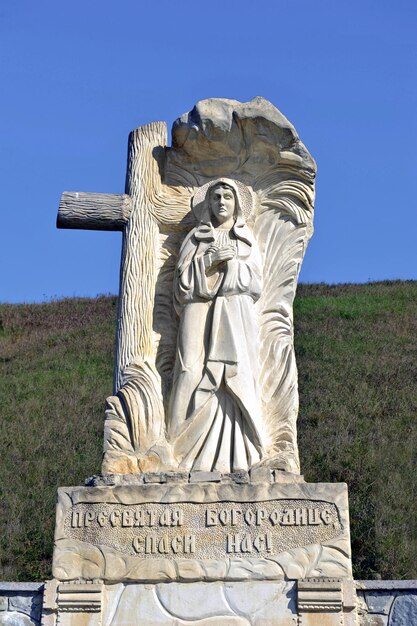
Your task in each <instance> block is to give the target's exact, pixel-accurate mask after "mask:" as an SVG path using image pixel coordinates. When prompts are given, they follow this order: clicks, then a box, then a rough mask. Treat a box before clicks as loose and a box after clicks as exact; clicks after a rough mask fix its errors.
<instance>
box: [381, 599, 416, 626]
mask: <svg viewBox="0 0 417 626" xmlns="http://www.w3.org/2000/svg"><path fill="white" fill-rule="evenodd" d="M388 624H389V626H416V625H417V594H404V595H400V596H398V597H397V598H395V600H394V602H393V605H392V610H391V614H390V617H389V622H388Z"/></svg>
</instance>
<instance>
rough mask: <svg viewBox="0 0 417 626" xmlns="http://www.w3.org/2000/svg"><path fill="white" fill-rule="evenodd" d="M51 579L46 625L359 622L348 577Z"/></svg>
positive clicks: (346, 625) (335, 625) (315, 625)
mask: <svg viewBox="0 0 417 626" xmlns="http://www.w3.org/2000/svg"><path fill="white" fill-rule="evenodd" d="M49 585H50V588H49V598H50V600H51V597H52V596H53V594H51V588H52V587H53V585H55V604H53V605H48V606H47V605H46V604H45V605H44V616H43V621H42V624H43V625H44V626H55V625H56V624H59V626H142V625H145V626H182V625H183V626H197V625H198V626H342V625H343V626H356V610H355V601H354V597H355V596H354V583H353V581H348V580H345V581H343V582H342V581H340V580H331V579H323V580H321V581H317V580H313V581H310V580H308V581H303V582H302V583H298V585H297V583H296V582H295V581H280V582H279V581H275V582H272V581H250V582H249V581H248V582H214V583H204V582H194V583H158V584H140V583H127V584H126V583H118V584H114V585H104V584H101V585H100V584H97V583H92V584H86V583H77V584H74V583H59V584H56V582H55V583H49ZM51 586H52V587H51ZM50 600H49V601H50ZM352 600H353V602H352Z"/></svg>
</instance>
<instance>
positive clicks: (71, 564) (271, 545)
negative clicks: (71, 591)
mask: <svg viewBox="0 0 417 626" xmlns="http://www.w3.org/2000/svg"><path fill="white" fill-rule="evenodd" d="M53 571H54V576H55V577H56V578H57V579H58V580H73V579H77V578H83V579H90V580H91V579H96V578H99V579H104V580H106V581H129V580H131V581H159V580H205V581H215V580H254V579H258V580H262V579H276V580H279V579H282V578H285V577H286V578H290V579H300V578H306V577H311V576H342V577H349V576H350V575H351V569H350V545H349V520H348V507H347V493H346V487H345V485H342V484H337V485H330V484H307V483H300V484H288V485H281V484H277V483H275V484H270V485H265V484H250V483H249V484H248V483H246V484H235V483H195V484H187V483H182V484H181V483H178V484H176V483H166V484H147V485H143V486H140V485H138V486H129V487H92V488H85V487H84V488H83V487H78V488H77V487H76V488H63V489H60V491H59V501H58V507H57V524H56V534H55V549H54V561H53Z"/></svg>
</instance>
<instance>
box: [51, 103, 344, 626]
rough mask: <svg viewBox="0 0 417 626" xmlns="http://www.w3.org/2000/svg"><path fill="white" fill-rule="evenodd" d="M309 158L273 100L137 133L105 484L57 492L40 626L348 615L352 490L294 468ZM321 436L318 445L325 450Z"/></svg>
mask: <svg viewBox="0 0 417 626" xmlns="http://www.w3.org/2000/svg"><path fill="white" fill-rule="evenodd" d="M315 172H316V166H315V162H314V160H313V159H312V157H311V156H310V154H309V152H308V151H307V149H306V148H305V146H304V145H303V143H302V142H301V141H300V139H299V137H298V135H297V133H296V131H295V129H294V127H293V126H292V125H291V124H290V122H289V121H288V120H287V119H286V118H285V117H284V116H283V115H282V114H281V113H280V112H279V111H278V110H277V109H276V108H275V107H274V106H273V105H272V104H271V103H270V102H268V101H267V100H265V99H263V98H260V97H258V98H255V99H253V100H252V101H250V102H247V103H240V102H237V101H235V100H225V99H208V100H204V101H201V102H199V103H198V104H197V105H196V106H195V107H194V108H193V109H192V111H190V112H189V113H186V114H184V115H182V116H181V117H179V118H178V119H177V120H176V121H175V122H174V125H173V128H172V145H171V146H168V140H167V130H166V125H165V124H164V123H160V122H157V123H152V124H149V125H146V126H141V127H139V128H137V129H136V130H134V131H133V132H132V133H131V134H130V138H129V151H128V168H127V180H126V193H125V194H123V195H109V194H90V193H64V194H63V196H62V199H61V203H60V208H59V214H58V226H59V227H60V228H91V229H101V230H121V231H122V232H123V251H122V261H121V273H120V296H119V311H118V322H117V352H116V365H115V377H114V394H113V395H112V396H111V397H110V398H108V399H107V404H106V416H105V424H104V453H103V465H102V474H101V475H100V476H94V477H93V478H91V479H89V480H88V481H87V484H86V486H84V487H68V488H66V487H64V488H62V489H60V490H59V495H58V505H57V521H56V531H55V548H54V558H53V575H54V579H53V580H52V581H50V582H49V583H48V588H47V593H46V596H45V601H44V617H43V619H44V622H43V623H44V624H45V625H47V624H51V625H52V624H57V623H59V624H60V625H62V626H70V625H71V626H72V625H84V624H85V625H87V624H88V625H89V626H95V625H99V624H100V625H102V626H134V625H136V624H138V625H139V624H146V625H148V626H152V625H154V624H155V625H156V624H158V625H162V624H164V625H171V624H172V625H174V624H175V625H179V624H189V625H190V624H192V625H194V624H199V625H207V626H208V625H209V624H210V625H214V624H215V625H229V624H230V625H235V624H236V625H238V624H239V625H240V624H242V625H243V624H245V625H247V624H251V625H254V626H261V625H266V624H268V625H269V624H271V625H276V626H288V625H289V624H302V625H310V624H316V625H320V626H326V625H329V626H330V625H336V624H338V625H339V624H346V625H348V624H354V623H355V609H354V607H355V598H354V593H353V591H352V590H353V585H352V582H353V581H352V572H351V558H350V540H349V515H348V500H347V490H346V486H345V485H343V484H308V483H305V482H304V480H303V477H302V476H301V475H300V467H299V457H298V449H297V429H296V420H297V413H298V391H297V370H296V364H295V358H294V347H293V312H292V305H293V300H294V295H295V290H296V286H297V279H298V275H299V271H300V267H301V263H302V261H303V257H304V253H305V250H306V247H307V243H308V240H309V238H310V236H311V234H312V232H313V226H312V223H313V207H314V180H315ZM323 445H325V442H324V443H323Z"/></svg>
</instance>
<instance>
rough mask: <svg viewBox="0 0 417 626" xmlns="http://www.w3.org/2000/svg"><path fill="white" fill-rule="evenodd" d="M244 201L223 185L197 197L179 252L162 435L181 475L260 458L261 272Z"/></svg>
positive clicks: (243, 194) (242, 192)
mask: <svg viewBox="0 0 417 626" xmlns="http://www.w3.org/2000/svg"><path fill="white" fill-rule="evenodd" d="M200 196H201V193H200ZM248 197H250V193H249V190H248V189H247V188H245V187H244V186H243V185H242V184H241V183H236V182H234V181H232V180H229V179H219V180H216V181H214V182H213V183H211V184H210V185H209V186H208V187H207V189H206V194H205V197H203V198H202V201H201V202H198V199H199V198H198V193H197V194H196V196H195V197H194V202H193V211H194V214H195V215H196V217H197V220H198V225H197V226H196V228H194V229H193V230H192V231H191V232H190V233H189V234H188V235H187V236H186V238H185V240H184V242H183V244H182V246H181V249H180V252H179V258H178V262H177V266H176V272H175V278H174V302H175V308H176V311H177V313H178V315H179V316H180V325H179V332H178V342H177V356H176V365H175V370H174V379H173V389H172V394H171V400H170V408H169V423H168V436H169V439H170V441H171V442H172V443H173V447H174V454H175V456H176V458H177V460H178V461H179V464H180V467H183V468H185V469H192V470H206V471H211V470H219V471H222V472H231V471H236V470H238V469H248V468H249V467H251V466H252V465H254V464H255V463H257V462H259V461H260V460H261V457H262V453H263V442H262V433H261V419H260V403H259V394H258V340H257V334H258V329H257V323H256V315H255V309H254V304H255V302H256V301H257V300H258V298H259V296H260V293H261V286H262V267H261V259H260V254H259V250H258V247H257V245H256V241H255V239H254V237H253V235H252V233H251V231H250V229H249V228H248V226H247V225H246V222H245V217H244V213H243V205H244V200H245V198H248ZM200 199H201V198H200ZM246 204H247V203H246Z"/></svg>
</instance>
